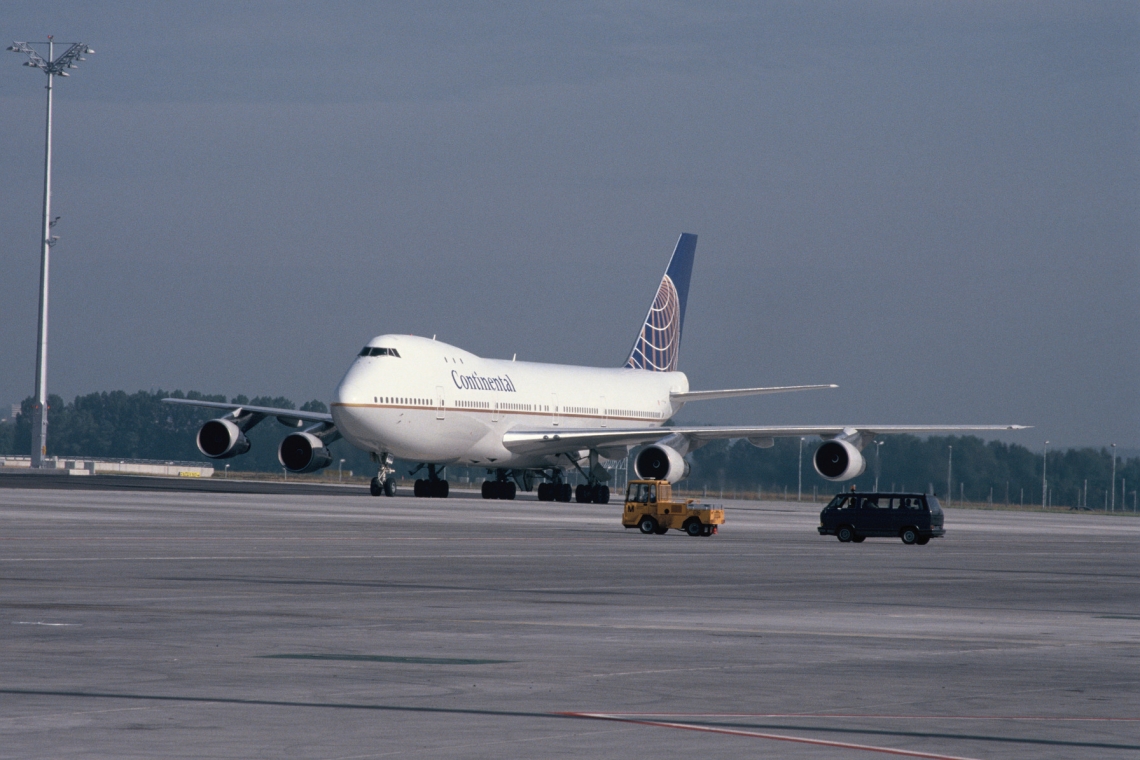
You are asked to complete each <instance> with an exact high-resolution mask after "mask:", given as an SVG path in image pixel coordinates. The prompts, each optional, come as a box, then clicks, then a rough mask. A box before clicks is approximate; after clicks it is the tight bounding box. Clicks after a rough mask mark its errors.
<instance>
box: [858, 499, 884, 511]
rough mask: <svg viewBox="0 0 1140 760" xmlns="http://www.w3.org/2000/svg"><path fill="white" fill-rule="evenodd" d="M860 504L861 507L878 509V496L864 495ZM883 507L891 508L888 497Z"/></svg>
mask: <svg viewBox="0 0 1140 760" xmlns="http://www.w3.org/2000/svg"><path fill="white" fill-rule="evenodd" d="M860 506H861V507H862V508H863V509H878V508H879V497H878V496H864V497H863V503H862V504H861V505H860ZM884 507H885V508H886V509H890V508H891V503H890V500H889V499H888V500H887V503H886V504H885V505H884Z"/></svg>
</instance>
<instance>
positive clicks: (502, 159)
mask: <svg viewBox="0 0 1140 760" xmlns="http://www.w3.org/2000/svg"><path fill="white" fill-rule="evenodd" d="M1138 7H1140V6H1137V5H1136V4H1134V3H1107V4H1096V3H1075V4H1032V5H1029V4H1024V3H1008V4H985V3H971V4H964V3H945V4H928V3H881V4H873V3H858V4H850V3H841V4H818V3H810V4H787V3H781V4H777V5H769V6H761V5H758V4H753V3H743V4H707V5H693V4H689V3H677V4H672V5H670V4H665V3H655V4H652V5H650V6H639V5H633V4H628V5H590V4H579V5H572V6H559V7H558V8H557V9H551V8H548V7H547V4H531V3H520V4H517V5H511V4H500V5H490V4H472V5H458V4H452V3H447V4H439V5H430V4H425V3H409V4H406V5H403V6H393V7H389V6H387V5H380V4H376V3H370V2H360V3H319V4H317V3H313V4H303V3H234V2H225V3H204V2H197V3H169V4H161V3H125V2H108V3H99V4H91V3H66V2H63V3H60V2H56V3H51V4H43V3H31V2H7V3H5V4H4V10H3V13H2V14H0V35H2V36H0V39H2V40H3V41H4V44H5V45H7V44H8V41H9V40H37V39H43V38H44V36H45V35H46V34H49V33H54V34H55V36H56V39H59V40H77V39H81V40H83V41H85V42H88V43H89V44H91V45H92V46H93V47H94V48H95V50H96V51H97V53H96V54H95V55H93V56H89V60H88V62H87V63H86V64H83V68H81V69H80V70H79V71H77V72H75V74H74V75H73V76H72V77H71V78H70V79H67V80H62V81H59V80H57V82H58V88H57V90H56V94H57V97H56V123H57V133H56V143H55V147H56V154H55V182H56V192H55V195H54V203H53V208H54V212H55V213H57V214H60V215H62V216H63V221H62V222H61V223H60V225H59V226H58V227H57V233H58V234H59V236H60V238H61V241H60V244H59V245H58V246H57V247H56V249H55V258H54V262H55V263H54V267H53V283H52V285H53V304H52V305H53V311H52V316H53V322H52V325H51V341H52V348H51V354H50V370H49V375H48V381H49V387H50V388H51V390H52V391H53V392H56V393H60V394H61V395H63V396H65V397H71V396H74V395H76V394H78V393H86V392H90V391H95V390H113V389H127V390H136V389H140V388H142V389H149V388H166V389H173V388H182V389H198V390H202V391H211V392H223V393H228V394H237V393H246V394H248V395H259V394H274V395H276V394H284V395H287V396H290V397H293V398H295V399H296V400H298V401H301V400H303V399H307V398H313V397H318V398H323V399H327V398H328V397H329V395H330V393H331V391H332V389H333V387H334V386H335V384H336V382H337V381H338V380H339V378H340V376H341V374H342V373H343V371H344V369H345V368H346V367H347V364H348V362H349V361H350V360H351V357H352V355H353V353H354V352H355V351H356V350H358V349H359V347H360V346H361V345H363V343H364V342H365V341H366V340H367V339H368V338H370V337H372V336H373V335H376V334H379V333H381V332H389V331H392V332H410V333H416V334H421V335H432V334H438V336H439V338H440V339H441V340H446V341H448V342H450V343H454V344H457V345H460V346H463V347H465V348H468V349H469V350H472V351H474V352H476V353H479V354H483V355H486V356H500V357H509V356H510V355H511V354H513V353H515V352H518V354H519V358H523V359H531V360H538V361H561V362H567V363H583V364H597V365H615V364H619V363H620V362H621V361H622V360H623V359H624V358H625V356H626V354H627V352H628V350H629V346H630V345H631V343H632V341H633V337H634V334H635V332H636V330H637V328H638V326H639V324H640V320H641V318H642V317H643V315H644V312H645V309H646V308H647V307H648V305H649V301H650V300H651V299H652V296H653V293H654V292H655V288H656V285H657V282H658V280H659V278H660V276H661V272H662V271H663V269H664V267H665V264H666V261H667V259H668V256H669V253H670V251H671V249H672V245H673V243H674V242H675V241H676V238H677V235H678V234H679V233H681V232H695V233H697V234H698V235H700V241H699V243H698V246H697V258H696V265H695V267H694V272H693V283H692V288H691V291H690V296H689V304H688V314H687V317H686V324H685V336H684V344H683V346H682V352H681V369H683V370H685V371H686V372H687V373H688V374H689V377H690V380H691V382H692V385H693V387H694V388H713V387H735V386H742V385H756V384H784V383H817V382H836V383H839V384H840V386H841V388H840V389H839V390H838V391H832V392H827V393H817V394H795V395H790V396H782V397H761V398H754V399H745V400H740V401H735V402H733V401H722V402H711V403H708V404H703V405H693V406H690V407H688V408H686V409H685V411H684V412H683V413H682V416H681V418H680V419H682V420H684V421H702V422H714V423H727V422H756V423H773V424H776V423H790V422H804V423H810V422H818V423H832V422H855V423H858V422H866V421H871V422H886V423H905V422H913V423H971V422H1007V421H1010V422H1012V421H1016V422H1022V423H1027V424H1032V425H1036V426H1037V428H1036V429H1035V430H1033V431H1029V432H1027V433H1024V434H1018V435H1016V436H1010V437H1009V438H1008V439H1007V440H1015V441H1018V442H1022V443H1025V444H1026V445H1029V446H1033V447H1039V446H1040V444H1041V440H1044V439H1045V438H1048V439H1050V440H1051V441H1052V442H1054V443H1055V444H1058V445H1085V444H1093V445H1102V444H1107V443H1108V442H1110V441H1115V442H1117V443H1119V444H1121V445H1124V446H1130V447H1136V446H1140V382H1138V381H1137V377H1138V373H1140V342H1138V341H1137V338H1136V334H1137V314H1138V313H1140V309H1138V307H1140V256H1138V253H1137V243H1138V241H1140V235H1138V234H1137V233H1138V227H1137V225H1138V216H1137V189H1138V184H1137V178H1138V173H1137V169H1138V166H1137V155H1138V154H1137V147H1138V134H1137V126H1138V122H1137V108H1138V105H1137V104H1138V103H1140V99H1138V97H1137V96H1138V95H1140V86H1138V85H1140V74H1138V72H1140V14H1138V10H1137V9H1138ZM0 62H3V66H0V172H2V175H3V177H4V183H3V184H4V190H3V195H2V197H3V203H2V204H0V262H2V265H3V270H2V273H3V285H4V294H5V295H4V298H3V299H0V319H2V320H3V326H4V329H3V330H2V331H0V357H2V360H0V400H3V401H9V400H10V401H17V400H19V399H21V398H24V397H25V396H28V395H30V394H31V393H32V391H33V376H34V367H33V365H34V357H35V311H36V280H37V277H38V253H37V247H36V239H37V236H38V225H39V205H40V194H41V184H40V182H41V179H40V174H41V171H42V168H41V166H42V150H43V143H42V140H43V136H42V130H43V123H42V121H43V89H42V87H43V80H44V76H43V75H42V74H40V73H39V72H34V71H32V70H30V69H27V68H22V67H21V66H20V63H21V59H20V58H18V57H17V56H16V55H14V54H12V53H6V54H5V55H4V56H2V57H0Z"/></svg>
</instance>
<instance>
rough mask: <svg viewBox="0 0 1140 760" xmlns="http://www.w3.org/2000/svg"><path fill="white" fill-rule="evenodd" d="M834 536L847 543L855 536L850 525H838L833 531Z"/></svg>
mask: <svg viewBox="0 0 1140 760" xmlns="http://www.w3.org/2000/svg"><path fill="white" fill-rule="evenodd" d="M835 537H836V538H838V539H839V540H840V541H842V542H843V543H847V542H848V541H850V540H851V539H853V538H855V531H853V530H851V526H850V525H840V526H839V530H837V531H835Z"/></svg>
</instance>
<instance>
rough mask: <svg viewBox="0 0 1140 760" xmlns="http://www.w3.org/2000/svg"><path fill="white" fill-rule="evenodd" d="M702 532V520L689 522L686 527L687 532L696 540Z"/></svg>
mask: <svg viewBox="0 0 1140 760" xmlns="http://www.w3.org/2000/svg"><path fill="white" fill-rule="evenodd" d="M702 530H703V528H702V527H701V521H700V520H689V522H688V524H687V525H685V532H686V533H688V534H689V535H690V536H692V537H693V538H696V537H697V536H699V535H701V531H702Z"/></svg>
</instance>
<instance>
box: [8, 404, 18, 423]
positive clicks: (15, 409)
mask: <svg viewBox="0 0 1140 760" xmlns="http://www.w3.org/2000/svg"><path fill="white" fill-rule="evenodd" d="M19 413H20V405H19V404H12V416H11V417H9V418H8V419H10V420H14V419H16V415H17V414H19Z"/></svg>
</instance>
